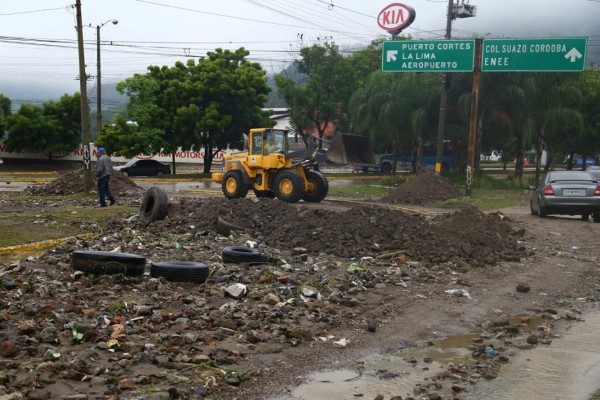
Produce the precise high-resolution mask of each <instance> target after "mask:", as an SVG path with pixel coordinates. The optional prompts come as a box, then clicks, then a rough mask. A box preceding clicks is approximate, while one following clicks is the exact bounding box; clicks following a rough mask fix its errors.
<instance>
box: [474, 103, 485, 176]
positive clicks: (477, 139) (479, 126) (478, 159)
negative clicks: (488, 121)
mask: <svg viewBox="0 0 600 400" xmlns="http://www.w3.org/2000/svg"><path fill="white" fill-rule="evenodd" d="M484 116H485V110H482V111H481V116H480V117H479V120H478V121H477V131H476V133H475V135H476V137H475V160H474V162H473V169H474V170H475V173H478V174H480V173H481V157H480V156H478V155H477V154H481V144H482V141H483V118H484Z"/></svg>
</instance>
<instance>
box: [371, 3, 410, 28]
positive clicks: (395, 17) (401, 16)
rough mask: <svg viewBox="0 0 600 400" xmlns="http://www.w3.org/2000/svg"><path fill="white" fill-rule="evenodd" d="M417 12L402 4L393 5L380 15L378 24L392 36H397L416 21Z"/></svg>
mask: <svg viewBox="0 0 600 400" xmlns="http://www.w3.org/2000/svg"><path fill="white" fill-rule="evenodd" d="M415 16H416V13H415V10H414V9H413V8H412V7H409V6H407V5H404V4H401V3H392V4H390V5H389V6H387V7H386V8H384V9H383V10H381V12H380V13H379V15H378V16H377V24H378V25H379V27H380V28H381V29H385V30H386V31H388V32H389V33H391V34H392V35H397V34H399V33H400V32H402V30H403V29H404V28H406V27H407V26H409V25H410V24H412V22H413V21H414V20H415Z"/></svg>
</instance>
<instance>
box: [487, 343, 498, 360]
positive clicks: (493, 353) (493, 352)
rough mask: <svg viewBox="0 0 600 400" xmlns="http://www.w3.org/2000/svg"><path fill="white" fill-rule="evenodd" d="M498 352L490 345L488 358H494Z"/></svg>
mask: <svg viewBox="0 0 600 400" xmlns="http://www.w3.org/2000/svg"><path fill="white" fill-rule="evenodd" d="M496 354H497V352H496V349H494V346H492V345H490V346H489V347H488V349H487V353H486V355H487V358H494V357H495V356H496Z"/></svg>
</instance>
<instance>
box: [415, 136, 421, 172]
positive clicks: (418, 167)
mask: <svg viewBox="0 0 600 400" xmlns="http://www.w3.org/2000/svg"><path fill="white" fill-rule="evenodd" d="M422 156H423V137H422V136H421V135H419V137H417V154H416V155H415V158H414V159H413V161H414V165H415V172H416V173H417V175H418V174H420V173H421V171H422V169H423V168H422V166H421V157H422Z"/></svg>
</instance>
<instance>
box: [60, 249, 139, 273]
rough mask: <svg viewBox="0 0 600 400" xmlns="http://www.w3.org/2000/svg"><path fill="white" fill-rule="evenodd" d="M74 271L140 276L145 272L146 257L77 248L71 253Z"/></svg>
mask: <svg viewBox="0 0 600 400" xmlns="http://www.w3.org/2000/svg"><path fill="white" fill-rule="evenodd" d="M71 266H72V267H73V270H74V271H81V272H85V273H89V274H94V275H115V274H123V275H127V276H140V275H143V274H144V270H145V267H146V257H143V256H140V255H137V254H130V253H118V252H112V251H94V250H75V251H74V252H73V253H72V254H71Z"/></svg>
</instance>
